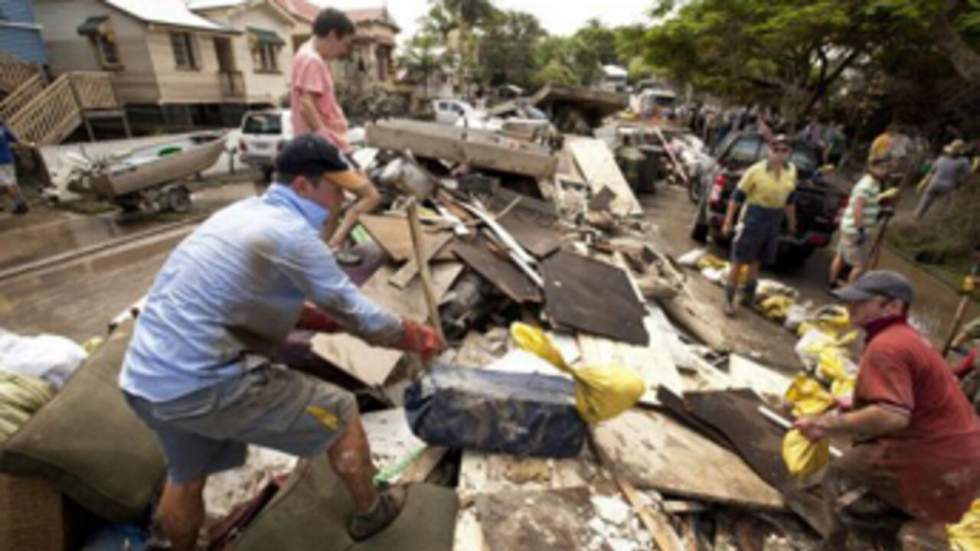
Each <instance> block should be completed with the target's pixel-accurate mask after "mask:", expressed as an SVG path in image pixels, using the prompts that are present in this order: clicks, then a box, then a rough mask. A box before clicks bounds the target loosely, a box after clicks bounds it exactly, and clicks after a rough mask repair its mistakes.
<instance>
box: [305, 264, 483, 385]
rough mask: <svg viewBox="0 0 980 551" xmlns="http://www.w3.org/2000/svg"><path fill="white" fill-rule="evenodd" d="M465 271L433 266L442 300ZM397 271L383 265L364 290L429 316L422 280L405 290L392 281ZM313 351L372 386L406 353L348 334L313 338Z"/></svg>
mask: <svg viewBox="0 0 980 551" xmlns="http://www.w3.org/2000/svg"><path fill="white" fill-rule="evenodd" d="M462 271H463V265H462V264H461V263H459V262H442V263H439V264H434V265H433V266H432V279H433V284H434V287H435V289H434V291H435V295H436V297H437V298H439V299H441V298H442V297H443V296H445V294H446V293H447V292H448V291H449V288H450V287H452V284H453V282H454V281H456V277H458V276H459V274H460V272H462ZM393 274H394V269H393V268H392V267H391V266H382V267H381V268H379V269H378V271H377V272H375V273H374V275H372V276H371V278H370V279H369V280H367V281H366V282H364V285H363V286H362V287H361V291H362V292H363V293H364V294H365V295H367V296H368V297H369V298H371V299H372V300H374V301H375V302H377V303H378V304H379V305H381V306H382V307H384V308H387V309H388V310H390V311H391V312H393V313H395V314H398V315H400V316H407V317H410V318H412V319H415V320H417V321H422V320H425V319H426V318H427V317H428V308H427V307H426V304H425V296H424V295H423V293H422V281H421V279H419V278H416V279H415V280H413V281H412V282H411V283H410V284H409V285H408V287H406V288H405V289H404V290H399V289H396V288H394V287H392V286H391V285H389V284H388V279H390V278H391V276H392V275H393ZM311 344H312V348H313V351H314V352H315V353H316V354H318V355H320V357H322V358H323V359H325V360H327V361H328V362H330V363H332V364H334V365H335V366H337V367H338V368H340V369H342V370H344V371H346V372H347V373H349V374H350V375H352V376H353V377H355V378H357V379H358V380H360V381H362V382H363V383H364V384H366V385H368V386H379V385H382V384H384V382H385V380H386V379H387V378H388V375H390V374H391V371H392V370H393V369H394V368H395V365H396V364H397V363H398V361H399V360H400V359H401V357H402V355H403V354H404V353H403V352H401V351H400V350H393V349H390V348H382V347H376V346H371V345H369V344H367V343H366V342H364V341H362V340H361V339H359V338H357V337H355V336H352V335H348V334H347V333H334V334H320V335H317V336H315V337H313V340H312V341H311Z"/></svg>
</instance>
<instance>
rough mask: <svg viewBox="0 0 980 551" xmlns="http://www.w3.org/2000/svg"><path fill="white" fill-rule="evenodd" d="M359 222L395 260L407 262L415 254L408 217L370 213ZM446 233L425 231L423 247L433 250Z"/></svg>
mask: <svg viewBox="0 0 980 551" xmlns="http://www.w3.org/2000/svg"><path fill="white" fill-rule="evenodd" d="M358 222H360V224H361V225H362V226H364V229H365V230H367V232H368V233H369V234H371V239H373V240H374V241H375V242H376V243H377V244H378V246H379V247H381V248H382V249H384V252H385V253H387V254H388V256H389V257H391V259H392V260H394V261H395V262H399V263H400V262H405V261H406V260H408V259H410V258H412V257H413V256H414V254H415V253H414V251H413V249H412V234H411V232H410V231H409V229H408V218H406V217H404V216H379V215H373V214H368V215H363V216H361V217H360V218H359V219H358ZM444 235H445V234H444V233H443V232H439V233H430V232H427V231H423V233H422V236H423V237H422V241H423V248H424V249H425V250H432V247H434V246H435V245H436V243H438V242H439V241H440V240H441V239H444Z"/></svg>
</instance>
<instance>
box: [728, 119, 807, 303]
mask: <svg viewBox="0 0 980 551" xmlns="http://www.w3.org/2000/svg"><path fill="white" fill-rule="evenodd" d="M791 152H792V148H791V146H790V143H789V139H788V138H787V137H786V136H785V135H783V134H780V135H778V136H775V137H774V138H773V139H772V140H771V141H770V142H769V154H768V158H767V159H766V160H764V161H759V162H758V163H756V164H754V165H752V166H751V167H749V169H748V170H747V171H745V174H744V175H743V176H742V179H741V180H740V181H739V182H738V187H737V188H736V189H735V192H734V193H733V194H732V198H731V199H730V200H729V201H728V211H727V212H726V213H725V224H724V226H723V227H722V233H723V234H724V235H725V236H729V235H731V234H732V228H733V222H734V219H735V213H736V212H737V211H738V210H739V209H740V208H741V210H742V214H741V216H740V218H739V223H738V231H737V232H736V233H735V239H734V241H733V242H732V262H731V269H730V270H729V272H728V283H727V285H726V286H725V314H726V315H728V316H731V315H734V314H735V291H736V289H737V287H738V276H739V273H741V271H742V268H743V267H744V266H748V267H749V273H748V279H747V281H746V282H745V288H744V294H743V297H742V303H743V304H747V305H749V306H751V305H752V302H753V300H754V299H755V289H756V285H757V282H758V280H759V264H760V263H761V262H765V263H766V264H772V263H773V262H775V261H776V253H777V252H778V249H779V235H780V233H782V228H783V219H784V217H785V218H786V220H787V221H788V226H789V232H790V234H796V207H795V205H794V199H795V197H794V195H795V191H796V167H795V166H793V164H792V163H790V162H789V157H790V153H791Z"/></svg>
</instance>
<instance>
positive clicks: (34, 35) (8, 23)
mask: <svg viewBox="0 0 980 551" xmlns="http://www.w3.org/2000/svg"><path fill="white" fill-rule="evenodd" d="M0 51H3V52H4V53H5V54H7V55H9V56H12V57H13V58H16V59H18V60H20V61H24V62H27V63H34V64H37V65H44V64H46V63H47V62H48V55H47V52H46V51H45V49H44V40H43V39H42V38H41V25H39V24H38V23H37V21H36V20H35V19H34V9H33V7H32V6H31V1H30V0H0Z"/></svg>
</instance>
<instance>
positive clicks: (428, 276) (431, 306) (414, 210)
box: [388, 201, 446, 342]
mask: <svg viewBox="0 0 980 551" xmlns="http://www.w3.org/2000/svg"><path fill="white" fill-rule="evenodd" d="M408 228H409V229H410V230H411V234H412V249H413V250H414V252H415V255H414V258H415V263H416V264H417V265H418V268H419V276H420V277H421V280H422V296H423V297H425V307H426V309H427V310H428V313H429V324H431V325H432V326H433V327H435V329H436V333H437V334H438V335H439V340H441V341H442V342H446V334H445V333H443V331H442V320H440V319H439V302H438V299H437V298H436V295H435V291H434V289H433V283H432V272H431V271H429V259H428V258H426V257H425V250H424V249H423V247H424V245H423V243H422V223H421V222H419V204H418V203H417V202H415V201H412V202H411V203H409V205H408ZM388 281H391V280H390V279H389V280H388Z"/></svg>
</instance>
